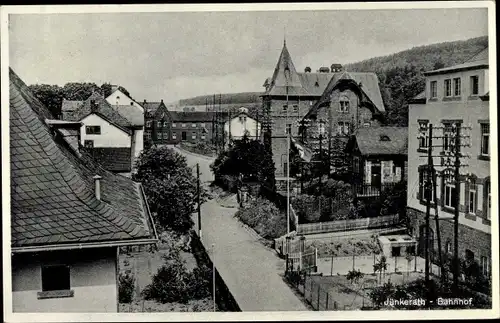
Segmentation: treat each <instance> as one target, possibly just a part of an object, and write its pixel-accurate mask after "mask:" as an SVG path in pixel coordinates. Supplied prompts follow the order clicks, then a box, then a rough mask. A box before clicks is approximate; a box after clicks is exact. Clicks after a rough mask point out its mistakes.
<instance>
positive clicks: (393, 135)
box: [354, 127, 408, 155]
mask: <svg viewBox="0 0 500 323" xmlns="http://www.w3.org/2000/svg"><path fill="white" fill-rule="evenodd" d="M384 136H387V138H385V139H389V140H382V139H383V137H384ZM354 138H355V140H356V142H357V144H358V148H359V151H360V152H361V154H363V155H407V154H408V128H406V127H367V128H360V129H359V130H358V131H357V133H356V134H355V135H354Z"/></svg>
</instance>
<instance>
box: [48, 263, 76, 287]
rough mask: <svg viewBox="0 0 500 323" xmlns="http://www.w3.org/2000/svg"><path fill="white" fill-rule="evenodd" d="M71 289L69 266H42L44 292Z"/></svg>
mask: <svg viewBox="0 0 500 323" xmlns="http://www.w3.org/2000/svg"><path fill="white" fill-rule="evenodd" d="M69 289H70V271H69V266H66V265H56V266H42V291H43V292H48V291H56V290H58V291H59V290H69Z"/></svg>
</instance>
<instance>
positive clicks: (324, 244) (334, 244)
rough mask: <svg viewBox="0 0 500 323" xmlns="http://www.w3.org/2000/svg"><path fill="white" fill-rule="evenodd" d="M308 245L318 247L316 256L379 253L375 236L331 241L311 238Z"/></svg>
mask: <svg viewBox="0 0 500 323" xmlns="http://www.w3.org/2000/svg"><path fill="white" fill-rule="evenodd" d="M308 245H310V246H311V247H313V248H317V249H318V257H331V256H334V257H341V256H352V255H356V256H369V255H373V254H380V253H381V249H380V246H379V244H378V241H377V238H376V236H372V237H370V238H348V239H339V240H331V241H323V240H311V243H310V244H309V243H308Z"/></svg>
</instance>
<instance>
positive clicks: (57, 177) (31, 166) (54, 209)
mask: <svg viewBox="0 0 500 323" xmlns="http://www.w3.org/2000/svg"><path fill="white" fill-rule="evenodd" d="M53 119H54V117H53V116H52V114H51V112H49V110H48V109H47V108H46V107H45V106H44V105H43V104H42V103H41V102H40V101H39V100H38V99H37V98H35V97H34V95H33V94H32V93H31V91H30V90H29V88H28V87H27V86H26V84H25V83H24V82H23V81H22V80H21V79H20V78H19V77H18V76H17V75H16V74H15V73H14V71H12V69H10V147H11V251H12V252H13V253H21V252H38V251H53V250H69V249H83V248H102V247H119V246H127V245H139V244H155V243H157V242H158V234H157V232H156V228H155V225H154V221H153V218H152V216H151V212H150V210H149V206H148V203H147V200H146V196H145V193H144V189H143V187H142V185H141V184H140V183H137V182H134V181H132V180H131V179H129V178H126V177H124V176H120V175H115V174H113V173H111V172H109V171H107V170H105V169H103V168H102V167H101V166H100V165H99V164H98V163H97V162H96V161H95V160H94V159H93V158H92V157H91V156H90V155H88V154H87V153H85V152H83V153H82V154H80V156H78V155H77V154H76V153H75V152H74V151H73V150H72V149H71V148H70V147H69V144H68V143H67V142H66V141H65V140H64V138H63V135H62V132H59V131H58V127H63V126H64V125H62V124H61V125H59V124H57V123H53V122H48V121H47V120H53ZM70 126H74V125H70Z"/></svg>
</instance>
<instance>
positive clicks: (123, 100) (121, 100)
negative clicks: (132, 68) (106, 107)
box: [106, 86, 144, 112]
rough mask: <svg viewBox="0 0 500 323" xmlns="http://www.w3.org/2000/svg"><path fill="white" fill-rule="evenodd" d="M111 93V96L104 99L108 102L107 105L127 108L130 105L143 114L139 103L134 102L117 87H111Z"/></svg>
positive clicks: (142, 108)
mask: <svg viewBox="0 0 500 323" xmlns="http://www.w3.org/2000/svg"><path fill="white" fill-rule="evenodd" d="M111 91H112V92H111V94H110V95H109V96H108V97H107V98H106V101H108V103H109V104H111V105H127V106H128V105H130V106H133V107H135V108H137V109H139V110H141V111H142V112H144V107H143V106H141V105H140V104H139V103H137V102H136V101H134V100H133V99H132V98H130V97H129V96H128V95H126V94H125V93H123V92H122V91H120V90H119V89H118V87H117V86H112V89H111Z"/></svg>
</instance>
